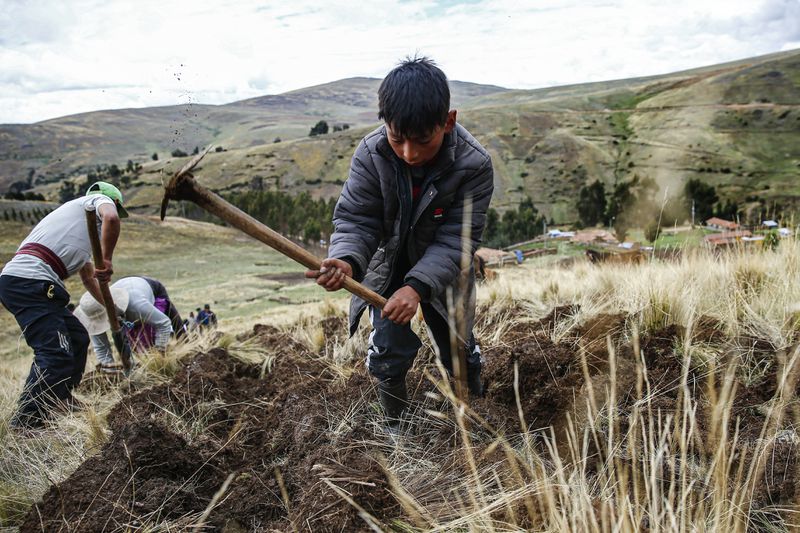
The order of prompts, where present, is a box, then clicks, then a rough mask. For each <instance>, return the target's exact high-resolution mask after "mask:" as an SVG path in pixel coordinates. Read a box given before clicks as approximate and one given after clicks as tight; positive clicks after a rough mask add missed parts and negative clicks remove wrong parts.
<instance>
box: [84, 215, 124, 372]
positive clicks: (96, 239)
mask: <svg viewBox="0 0 800 533" xmlns="http://www.w3.org/2000/svg"><path fill="white" fill-rule="evenodd" d="M86 228H87V229H88V230H89V242H91V243H92V256H93V258H94V266H95V268H100V267H102V266H103V251H102V249H101V248H100V236H99V235H98V234H97V215H96V214H95V211H94V208H92V209H87V211H86ZM98 284H99V285H100V294H102V295H103V302H102V303H103V305H104V306H105V308H106V314H107V315H108V323H109V325H110V326H111V338H112V339H114V346H116V348H117V353H119V356H120V359H122V369H123V373H124V374H125V375H126V376H127V375H128V374H130V372H131V346H130V344H129V343H128V338H127V337H126V335H125V332H124V331H122V326H121V325H120V323H119V318H118V317H117V306H116V305H114V299H113V298H112V297H111V289H109V287H108V282H106V281H98Z"/></svg>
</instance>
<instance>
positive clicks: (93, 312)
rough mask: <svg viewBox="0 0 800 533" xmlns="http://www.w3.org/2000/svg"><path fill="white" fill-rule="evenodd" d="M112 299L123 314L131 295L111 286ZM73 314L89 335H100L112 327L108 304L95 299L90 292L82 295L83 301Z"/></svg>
mask: <svg viewBox="0 0 800 533" xmlns="http://www.w3.org/2000/svg"><path fill="white" fill-rule="evenodd" d="M111 299H112V300H114V306H115V307H116V308H117V312H118V313H120V314H122V313H124V312H125V310H126V309H127V308H128V300H129V299H130V296H129V295H128V291H126V290H125V289H122V288H119V287H111ZM72 314H73V315H75V318H77V319H78V320H79V321H80V323H81V324H83V327H85V328H86V331H88V332H89V335H99V334H101V333H103V332H105V331H108V330H109V329H110V328H111V324H110V323H109V322H108V315H107V314H106V306H105V305H103V304H101V303H100V302H98V301H97V300H95V299H94V297H93V296H92V295H91V294H89V293H88V292H86V293H84V294H83V296H81V301H80V303H79V304H78V307H77V308H76V309H75V311H73V313H72Z"/></svg>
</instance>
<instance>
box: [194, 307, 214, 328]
mask: <svg viewBox="0 0 800 533" xmlns="http://www.w3.org/2000/svg"><path fill="white" fill-rule="evenodd" d="M197 325H198V326H199V327H200V329H206V328H212V327H216V326H217V315H216V313H214V311H212V310H211V305H209V304H205V305H204V306H203V308H202V309H200V308H199V307H198V308H197Z"/></svg>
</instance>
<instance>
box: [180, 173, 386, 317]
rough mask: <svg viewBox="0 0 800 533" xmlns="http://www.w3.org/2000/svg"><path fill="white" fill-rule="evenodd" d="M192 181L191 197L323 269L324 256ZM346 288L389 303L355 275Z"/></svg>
mask: <svg viewBox="0 0 800 533" xmlns="http://www.w3.org/2000/svg"><path fill="white" fill-rule="evenodd" d="M190 179H191V178H190ZM192 182H193V183H192V186H193V187H192V188H193V191H192V192H193V195H192V196H193V197H192V198H190V199H191V200H192V201H193V202H195V203H197V204H198V205H199V206H200V207H202V208H203V209H205V210H206V211H209V212H211V213H213V214H215V215H217V216H218V217H219V218H221V219H222V220H224V221H225V222H227V223H228V224H230V225H231V226H233V227H235V228H239V229H240V230H242V231H244V232H245V233H246V234H248V235H250V236H251V237H253V238H254V239H258V240H259V241H261V242H263V243H264V244H266V245H267V246H269V247H271V248H274V249H275V250H277V251H278V252H280V253H282V254H283V255H285V256H287V257H289V258H290V259H294V260H295V261H297V262H298V263H300V264H301V265H303V266H304V267H306V268H309V269H311V270H319V269H320V265H321V264H322V260H321V259H320V258H319V257H317V256H315V255H314V254H312V253H311V252H309V251H308V250H306V249H305V248H303V247H302V246H300V245H298V244H296V243H294V242H292V241H290V240H289V239H287V238H286V237H284V236H283V235H281V234H280V233H278V232H277V231H275V230H273V229H272V228H270V227H268V226H266V225H264V224H262V223H261V222H259V221H258V220H256V219H254V218H253V217H251V216H250V215H248V214H247V213H245V212H244V211H242V210H241V209H239V208H237V207H235V206H234V205H232V204H230V203H228V202H226V201H225V200H223V199H222V198H221V197H220V196H218V195H217V194H215V193H213V192H211V191H210V190H208V189H206V188H205V187H203V186H201V185H199V184H198V183H197V182H195V181H194V179H192ZM344 289H345V290H347V291H348V292H350V293H351V294H355V295H356V296H358V297H359V298H361V299H363V300H364V301H366V302H369V303H370V304H372V305H374V306H375V307H378V308H379V309H383V306H384V305H386V298H384V297H383V296H381V295H380V294H378V293H377V292H375V291H373V290H371V289H369V288H367V287H365V286H364V285H362V284H361V283H359V282H357V281H356V280H354V279H353V278H350V277H348V278H346V279H345V281H344Z"/></svg>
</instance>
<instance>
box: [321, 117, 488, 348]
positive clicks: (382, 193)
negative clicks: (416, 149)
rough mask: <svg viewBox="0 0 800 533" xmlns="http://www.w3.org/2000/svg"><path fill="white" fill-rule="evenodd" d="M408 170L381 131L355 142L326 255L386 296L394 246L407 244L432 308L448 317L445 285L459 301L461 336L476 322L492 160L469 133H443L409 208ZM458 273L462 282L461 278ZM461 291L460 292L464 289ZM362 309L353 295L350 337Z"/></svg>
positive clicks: (458, 129)
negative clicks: (479, 252) (477, 267)
mask: <svg viewBox="0 0 800 533" xmlns="http://www.w3.org/2000/svg"><path fill="white" fill-rule="evenodd" d="M408 172H409V170H408V167H407V165H406V164H405V163H403V162H402V161H401V160H400V159H399V158H398V157H397V156H396V155H395V154H394V152H393V151H392V148H391V146H389V142H388V140H387V138H386V129H385V127H383V126H381V127H380V128H378V129H376V130H375V131H373V132H372V133H370V134H369V135H367V136H366V137H364V139H363V140H362V141H361V143H360V144H359V146H358V148H356V151H355V154H354V155H353V160H352V162H351V164H350V175H349V176H348V179H347V181H346V182H345V184H344V188H343V190H342V194H341V196H340V197H339V201H338V202H337V204H336V209H335V210H334V214H333V224H334V227H335V231H334V233H333V235H332V236H331V246H330V249H329V253H328V256H329V257H335V258H340V259H347V260H348V261H349V262H350V263H351V264H353V265H354V267H355V268H354V270H355V271H357V272H358V273H360V274H362V275H361V276H358V275H357V276H358V277H362V278H363V279H361V280H359V281H362V283H364V285H366V286H367V287H369V288H370V289H372V290H374V291H376V292H378V293H379V294H382V295H383V296H387V297H388V296H391V295H390V294H386V291H387V290H388V288H389V284H390V283H391V281H392V278H393V276H394V274H395V273H394V271H393V270H394V268H395V266H396V264H397V257H398V255H399V250H398V248H399V247H400V246H401V245H402V243H403V242H404V239H403V236H406V235H407V236H408V238H407V239H405V245H406V246H407V247H408V248H407V253H408V258H409V261H410V264H411V270H409V272H408V273H407V274H406V277H405V280H406V281H408V280H409V278H415V279H416V280H417V281H419V282H422V283H424V284H425V285H427V286H428V287H430V289H431V294H430V303H431V305H432V306H433V307H434V308H435V309H436V310H437V311H438V312H439V313H440V314H441V315H442V316H443V317H445V318H446V317H447V308H448V306H447V288H448V287H452V288H453V297H454V298H455V297H457V296H463V299H462V300H461V301H463V302H464V305H465V307H464V316H465V320H466V331H467V332H470V331H472V326H473V322H474V317H475V273H474V271H473V270H472V255H473V254H474V253H475V250H476V249H477V247H478V245H479V244H480V239H481V235H482V233H483V228H484V226H485V224H486V211H487V209H488V208H489V201H490V200H491V197H492V191H493V189H494V173H493V170H492V160H491V158H490V157H489V154H488V153H487V152H486V150H485V149H484V148H483V147H482V146H481V145H480V144H479V143H478V141H476V140H475V139H474V138H473V137H472V135H470V133H469V132H468V131H467V130H466V129H464V128H463V127H461V125H459V124H456V127H455V128H454V129H453V131H452V132H450V133H449V134H447V135H445V138H444V141H443V142H442V148H441V150H440V151H439V155H438V156H437V158H436V160H435V161H434V163H433V164H432V165H431V167H430V171H429V172H428V174H427V175H426V177H425V182H424V184H423V187H422V192H421V196H420V197H419V201H418V203H417V207H416V209H414V212H413V213H412V212H411V209H412V196H411V179H410V176H409V174H408ZM465 214H468V216H469V224H470V229H469V236H470V242H469V243H468V246H467V250H468V251H469V254H470V257H469V260H468V261H466V262H465V263H466V264H468V265H469V267H468V269H466V270H464V271H463V272H462V269H461V265H462V257H461V256H462V250H463V246H462V223H463V222H464V217H465ZM459 274H463V282H460V281H459V278H460V276H459ZM462 283H463V287H464V290H465V294H460V293H459V285H462ZM366 306H367V304H366V302H365V301H364V300H362V299H361V298H358V297H356V296H354V297H353V299H352V302H351V305H350V333H351V334H353V333H354V332H355V330H356V328H357V326H358V321H359V318H360V317H361V314H362V313H363V312H364V309H365V308H366Z"/></svg>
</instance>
